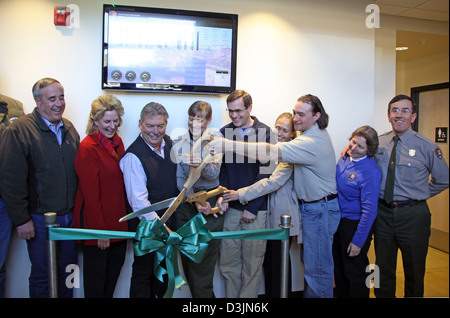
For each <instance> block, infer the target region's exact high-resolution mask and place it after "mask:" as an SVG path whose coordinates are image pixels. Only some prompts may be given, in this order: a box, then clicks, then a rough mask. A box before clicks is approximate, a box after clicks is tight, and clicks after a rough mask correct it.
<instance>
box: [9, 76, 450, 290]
mask: <svg viewBox="0 0 450 318" xmlns="http://www.w3.org/2000/svg"><path fill="white" fill-rule="evenodd" d="M32 91H33V96H34V99H35V101H36V108H35V109H34V110H33V112H32V113H30V114H28V115H24V114H23V107H22V105H21V103H20V102H17V101H14V100H12V99H11V98H7V97H5V96H3V95H0V102H1V105H0V106H1V108H0V116H1V117H0V124H1V126H0V128H1V129H2V130H3V131H0V232H1V233H0V237H1V238H2V239H1V243H0V244H1V246H0V262H1V263H0V266H1V267H2V272H1V275H0V292H2V293H3V291H4V277H5V273H4V261H5V258H6V255H7V251H8V245H9V239H10V237H11V229H12V228H13V227H15V228H16V230H17V234H18V237H19V238H21V239H25V240H27V247H28V253H29V257H30V261H31V274H30V279H29V290H30V297H47V296H48V278H47V262H46V250H45V248H46V232H45V231H46V229H45V222H44V213H46V212H56V214H57V223H58V224H59V226H61V227H69V228H70V227H77V228H86V229H98V230H114V231H134V230H136V228H137V226H138V223H139V218H146V219H148V220H150V221H152V220H154V219H156V218H161V216H162V215H163V213H164V212H165V210H164V209H162V210H158V211H153V212H149V213H147V214H145V215H142V216H140V217H139V218H135V219H132V220H130V221H128V223H126V222H119V221H118V220H119V219H120V218H121V217H123V216H125V215H126V214H127V213H130V212H134V211H138V210H141V209H143V208H146V207H148V206H151V205H152V204H155V203H157V202H159V201H162V200H165V199H169V198H172V197H176V196H177V195H178V194H179V193H180V191H181V190H183V187H184V185H185V182H186V180H187V179H188V177H189V171H190V169H193V168H196V167H198V166H199V165H200V163H201V161H202V160H203V159H204V158H205V157H206V156H208V155H212V156H213V160H211V162H209V163H208V164H207V165H206V166H205V167H204V168H203V170H202V171H201V176H200V178H199V179H198V180H197V181H196V182H195V184H194V185H193V186H192V188H190V189H188V191H187V193H186V195H189V194H192V193H196V192H199V191H210V190H213V189H216V188H217V187H218V186H219V185H220V186H223V187H225V188H227V190H226V191H225V192H224V193H223V194H221V195H218V196H215V197H212V198H209V199H208V200H207V202H206V204H202V203H200V202H195V203H189V202H184V203H182V204H181V205H180V206H179V207H178V208H177V210H176V212H175V214H174V215H173V216H172V217H170V218H169V219H168V220H167V221H166V223H165V225H166V226H167V227H168V228H169V229H171V230H176V229H178V228H180V227H181V226H183V225H184V224H185V223H186V222H187V221H189V220H190V219H191V218H192V217H194V216H195V215H196V214H197V213H202V215H203V216H204V217H205V220H206V225H205V226H206V227H207V228H208V229H209V230H210V231H212V232H214V231H236V230H252V229H265V228H278V224H279V223H280V215H283V214H288V215H290V216H291V224H292V228H291V230H290V236H291V242H293V243H294V242H295V243H297V244H302V261H303V263H304V267H305V269H304V280H305V289H304V297H369V288H368V287H367V286H366V277H367V275H368V273H367V272H366V267H367V265H368V264H369V261H368V257H367V251H368V249H369V246H370V244H371V240H372V234H374V242H375V252H376V264H377V265H378V266H379V269H380V287H379V288H377V289H375V294H376V296H377V297H395V278H396V277H395V266H396V256H397V250H398V249H399V248H400V250H401V251H402V255H403V264H404V268H405V296H416V297H420V296H423V278H424V274H425V261H426V254H427V248H428V237H429V235H430V218H431V216H430V213H429V210H428V206H427V203H426V199H428V198H429V197H431V196H434V195H436V194H438V193H439V192H441V191H443V190H445V189H447V188H448V179H449V177H448V173H449V172H448V166H447V164H446V161H445V159H444V158H443V156H442V152H441V151H440V149H439V148H438V147H437V146H436V144H434V143H433V142H431V141H430V140H428V139H427V138H425V137H423V136H422V135H420V134H418V133H417V132H414V131H413V130H412V129H411V124H412V123H413V122H414V120H415V119H416V116H417V109H416V106H415V104H414V102H413V101H412V100H411V99H410V98H409V97H408V96H405V95H399V96H396V97H395V98H394V99H393V100H392V101H391V102H390V103H389V106H388V118H389V121H390V122H391V124H392V131H391V132H389V133H387V134H383V135H381V136H379V137H378V135H377V132H376V131H375V130H374V129H373V128H371V127H369V126H363V127H360V128H358V129H356V130H355V131H354V132H353V133H352V135H351V136H350V142H349V145H348V147H347V148H346V149H344V150H343V152H342V157H341V158H339V161H338V163H337V165H336V158H335V152H334V148H333V145H332V142H331V138H330V136H329V134H328V132H327V129H326V128H327V126H328V119H329V118H328V114H327V113H326V111H325V109H324V107H323V105H322V103H321V101H320V99H319V98H318V97H316V96H313V95H304V96H302V97H300V98H299V99H298V100H297V102H296V103H295V105H294V108H293V111H292V113H283V114H281V115H280V116H279V117H278V118H277V120H276V122H275V130H272V129H271V128H270V127H269V126H268V125H266V124H264V123H262V122H260V121H259V120H258V118H257V117H255V116H253V115H251V112H252V109H253V102H252V98H251V96H250V94H249V93H248V92H245V91H243V90H236V91H233V92H232V93H231V94H230V95H229V96H228V97H227V100H226V103H227V112H228V114H229V117H230V120H231V122H230V123H229V124H228V125H226V126H224V127H222V128H221V129H220V131H219V132H218V131H214V130H212V129H210V128H208V126H209V124H210V122H211V119H212V108H211V105H210V104H209V103H207V102H204V101H197V102H195V103H193V104H192V105H191V106H190V107H189V109H188V121H187V127H188V131H187V132H186V134H184V135H182V136H180V137H178V138H175V139H173V140H172V139H171V138H170V137H169V136H168V135H167V134H166V127H167V124H168V118H169V114H168V112H167V110H166V109H165V108H164V106H162V105H161V104H158V103H155V102H150V103H148V104H147V105H145V106H144V107H143V109H142V111H141V114H140V118H139V128H140V134H139V136H137V138H136V140H135V141H134V142H133V143H132V144H131V145H130V146H129V147H127V148H126V149H125V147H124V144H123V142H122V140H121V138H120V137H119V135H118V128H119V127H120V126H121V124H122V117H123V116H124V107H123V106H122V103H121V102H120V100H118V99H117V98H116V97H114V96H112V95H108V94H106V95H102V96H100V97H98V98H97V99H96V100H94V101H93V102H92V105H91V112H90V114H89V117H88V123H87V128H86V133H87V136H86V137H85V138H84V139H83V140H82V141H81V142H80V137H79V134H78V132H77V131H76V129H75V127H74V126H73V124H72V123H71V122H70V121H69V120H67V119H66V118H63V113H64V109H65V100H64V88H63V86H62V85H61V83H59V82H58V81H57V80H55V79H52V78H44V79H41V80H39V81H37V82H36V83H35V85H34V86H33V89H32ZM17 117H20V118H18V119H17V120H16V121H14V123H12V121H13V119H15V118H17ZM209 136H212V137H213V138H214V139H213V140H212V141H209V138H208V137H209ZM398 137H399V138H398ZM198 140H200V142H202V145H201V147H199V149H198V150H197V151H195V152H190V150H191V148H192V145H193V144H194V143H196V142H197V141H198ZM393 148H394V150H392V149H393ZM391 153H393V154H396V157H394V158H392V157H391ZM275 164H276V165H275ZM430 176H431V178H430ZM213 207H217V208H218V210H219V213H214V212H213ZM77 243H78V244H79V246H80V247H81V250H82V252H83V275H84V292H85V297H89V298H92V297H96V298H97V297H98V298H100V297H113V295H114V290H115V287H116V283H117V280H118V277H119V274H120V271H121V268H122V266H123V264H124V260H125V254H126V248H127V243H126V240H112V239H111V240H109V239H98V240H84V241H79V242H74V241H70V240H68V241H60V242H58V250H57V256H58V296H59V297H72V296H73V292H72V289H70V288H67V286H66V284H65V281H66V277H67V275H69V273H67V272H66V270H65V268H66V266H67V265H69V264H77V263H78V259H77V247H76V244H77ZM280 250H281V248H280V242H277V241H266V240H245V239H244V240H239V239H224V240H213V241H211V242H210V243H209V245H208V249H207V252H206V255H205V256H204V258H203V260H202V261H201V262H200V263H196V262H194V261H192V260H191V259H190V258H188V257H186V256H184V255H183V254H181V259H182V266H183V270H184V275H185V278H186V280H187V283H188V285H189V288H190V291H191V294H192V296H193V297H195V298H211V297H214V288H213V278H214V270H215V266H216V263H217V262H218V264H219V268H220V271H221V274H222V275H223V277H224V281H225V287H226V296H227V297H231V298H238V297H242V298H255V297H258V290H259V286H260V284H261V281H262V278H263V276H264V275H265V290H266V295H267V296H268V297H279V289H280V275H279V270H278V268H279V263H280ZM154 264H155V253H154V252H153V253H148V254H144V255H141V256H137V255H135V256H134V261H133V265H132V275H131V282H130V297H133V298H143V297H144V298H149V297H162V296H163V295H164V293H165V291H166V289H167V279H165V280H164V281H161V280H159V279H158V277H157V275H155V273H154ZM334 287H335V288H334ZM0 296H2V294H0Z"/></svg>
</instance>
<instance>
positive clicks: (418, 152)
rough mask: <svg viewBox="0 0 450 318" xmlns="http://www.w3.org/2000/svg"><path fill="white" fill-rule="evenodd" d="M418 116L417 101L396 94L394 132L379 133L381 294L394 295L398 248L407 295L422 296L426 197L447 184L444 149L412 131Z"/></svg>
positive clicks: (391, 117) (377, 235)
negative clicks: (401, 258)
mask: <svg viewBox="0 0 450 318" xmlns="http://www.w3.org/2000/svg"><path fill="white" fill-rule="evenodd" d="M416 118H417V106H416V105H415V103H414V102H413V101H412V99H411V98H410V97H408V96H406V95H398V96H395V97H394V98H393V99H392V100H391V101H390V102H389V106H388V119H389V122H390V123H391V125H392V131H390V132H388V133H385V134H382V135H381V136H380V137H379V142H380V145H379V147H378V154H377V155H376V157H375V158H376V161H377V164H378V167H379V168H380V171H381V173H382V181H381V187H380V199H379V204H378V216H377V219H376V221H375V233H374V241H375V253H376V264H377V265H378V268H379V270H380V286H379V288H376V289H375V295H376V297H395V286H396V265H397V251H398V249H400V250H401V253H402V257H403V267H404V273H405V297H423V291H424V276H425V262H426V256H427V251H428V241H429V236H430V225H431V214H430V211H429V208H428V205H427V202H426V200H427V199H428V198H430V197H432V196H434V195H436V194H438V193H440V192H442V191H443V190H445V189H447V188H448V183H449V170H448V165H447V163H446V161H445V159H444V157H443V155H442V151H441V149H440V148H439V147H438V146H437V145H436V144H435V143H434V142H432V141H431V140H429V139H428V138H426V137H424V136H422V135H421V134H419V133H417V132H415V131H413V130H412V129H411V126H412V123H413V122H414V121H415V120H416ZM393 150H394V151H393ZM430 175H431V178H430Z"/></svg>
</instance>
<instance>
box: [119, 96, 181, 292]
mask: <svg viewBox="0 0 450 318" xmlns="http://www.w3.org/2000/svg"><path fill="white" fill-rule="evenodd" d="M168 118H169V114H168V113H167V111H166V109H165V108H164V106H162V105H161V104H158V103H153V102H152V103H149V104H147V105H145V106H144V108H143V109H142V111H141V118H140V119H139V128H140V130H141V133H140V134H139V136H138V137H137V138H136V140H135V141H134V142H133V143H132V144H131V145H130V146H129V147H128V149H127V150H126V152H125V155H124V156H123V157H122V159H121V160H120V168H121V169H122V172H123V177H124V182H125V189H126V193H127V199H128V203H129V205H130V207H131V209H132V210H133V211H137V210H140V209H142V208H145V207H147V206H150V205H151V204H152V203H156V202H159V201H162V200H165V199H168V198H171V197H175V196H177V195H178V193H179V191H178V188H177V180H176V172H177V164H176V162H172V160H171V159H170V151H171V149H172V140H171V139H170V137H169V136H167V135H166V127H167V119H168ZM164 212H165V210H164V209H163V210H159V211H155V212H150V213H148V214H145V215H143V216H142V217H145V218H147V219H149V220H153V219H155V218H157V217H161V216H162V215H163V213H164ZM134 220H136V221H138V219H134ZM136 221H135V222H136ZM130 222H133V221H130ZM175 222H176V218H175V217H172V218H170V219H169V220H168V221H167V222H166V225H167V226H168V227H169V228H171V229H175V228H176V223H175ZM135 226H136V223H135ZM154 257H155V253H149V254H145V255H143V256H135V257H134V262H133V272H132V275H131V287H130V297H131V298H150V297H155V296H157V297H158V298H160V297H162V296H163V295H164V292H165V291H166V289H167V282H165V283H162V282H160V281H159V280H158V278H157V277H156V276H155V275H154V273H153V267H154Z"/></svg>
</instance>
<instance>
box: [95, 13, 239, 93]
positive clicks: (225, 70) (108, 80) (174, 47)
mask: <svg viewBox="0 0 450 318" xmlns="http://www.w3.org/2000/svg"><path fill="white" fill-rule="evenodd" d="M237 22H238V16H237V15H236V14H228V13H213V12H200V11H187V10H174V9H162V8H147V7H135V6H120V5H109V4H105V5H104V6H103V52H102V89H104V90H128V91H145V92H178V93H197V94H228V93H230V92H232V91H233V90H234V89H235V88H236V54H237Z"/></svg>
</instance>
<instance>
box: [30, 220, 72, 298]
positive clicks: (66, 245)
mask: <svg viewBox="0 0 450 318" xmlns="http://www.w3.org/2000/svg"><path fill="white" fill-rule="evenodd" d="M31 218H32V219H33V223H34V231H35V237H34V238H32V239H30V240H27V247H28V255H29V257H30V261H31V273H30V279H29V282H30V298H47V297H49V290H48V288H49V284H48V262H47V228H46V227H45V219H44V215H37V214H32V215H31ZM56 223H57V224H59V226H60V227H68V228H71V227H72V226H73V223H72V213H68V214H65V215H58V216H57V217H56ZM56 258H57V279H58V298H72V297H73V289H72V288H70V287H68V286H67V282H66V280H67V277H68V276H69V275H70V271H68V272H66V267H67V266H68V265H77V264H78V253H77V246H76V243H75V241H72V240H61V241H56Z"/></svg>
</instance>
